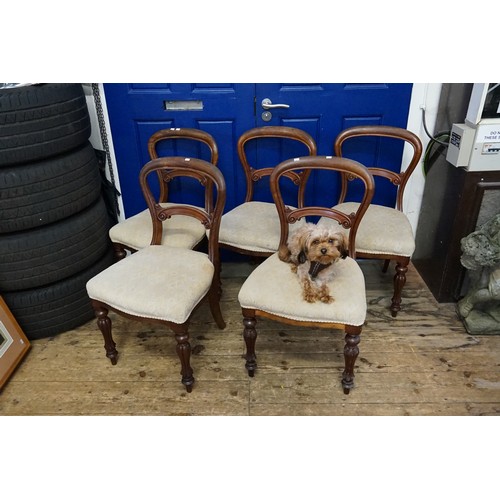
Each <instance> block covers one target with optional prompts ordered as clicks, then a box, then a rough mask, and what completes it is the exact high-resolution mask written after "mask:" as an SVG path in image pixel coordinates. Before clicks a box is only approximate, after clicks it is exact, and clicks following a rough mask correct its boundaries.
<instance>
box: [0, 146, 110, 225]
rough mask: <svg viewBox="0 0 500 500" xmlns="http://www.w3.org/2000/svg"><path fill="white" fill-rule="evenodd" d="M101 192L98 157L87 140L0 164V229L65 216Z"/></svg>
mask: <svg viewBox="0 0 500 500" xmlns="http://www.w3.org/2000/svg"><path fill="white" fill-rule="evenodd" d="M100 194H101V176H100V174H99V166H98V164H97V157H96V155H95V151H94V149H93V148H92V145H91V144H90V143H89V142H88V141H87V143H86V144H85V145H84V146H83V147H80V148H77V149H75V150H73V151H71V152H70V153H66V154H63V155H59V156H56V157H53V158H51V159H49V160H44V161H41V162H34V163H28V164H25V165H22V166H16V167H3V168H0V233H11V232H15V231H23V230H26V229H31V228H35V227H39V226H42V225H46V224H50V223H53V222H56V221H58V220H61V219H65V218H67V217H69V216H71V215H73V214H75V213H77V212H80V211H82V210H83V209H85V208H87V207H88V206H89V205H91V204H92V203H93V202H94V201H95V200H96V199H97V198H98V197H99V196H100Z"/></svg>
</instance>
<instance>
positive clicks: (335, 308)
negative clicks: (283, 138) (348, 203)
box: [238, 156, 374, 394]
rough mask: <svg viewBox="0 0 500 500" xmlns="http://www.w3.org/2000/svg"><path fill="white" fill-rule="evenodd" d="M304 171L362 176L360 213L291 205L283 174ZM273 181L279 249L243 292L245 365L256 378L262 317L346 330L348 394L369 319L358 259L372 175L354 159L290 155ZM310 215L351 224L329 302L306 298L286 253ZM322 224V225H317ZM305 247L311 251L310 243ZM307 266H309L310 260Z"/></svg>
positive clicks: (344, 377)
mask: <svg viewBox="0 0 500 500" xmlns="http://www.w3.org/2000/svg"><path fill="white" fill-rule="evenodd" d="M301 170H306V171H308V172H310V171H312V170H328V171H332V172H340V173H344V174H346V175H349V176H352V177H355V178H359V179H361V180H362V182H363V184H364V186H365V191H364V196H363V200H362V202H361V204H360V205H359V207H358V209H357V211H356V212H355V213H352V214H350V215H345V214H343V213H342V212H339V211H338V210H335V209H332V208H328V207H319V206H311V207H302V208H297V209H290V208H289V207H285V204H284V202H283V199H282V195H281V191H280V185H279V181H280V178H281V177H283V176H285V175H287V174H290V173H292V172H297V171H301ZM337 177H338V175H337ZM270 183H271V189H272V193H273V198H274V201H275V203H276V207H277V210H278V214H279V220H280V228H281V233H280V234H281V236H280V242H279V251H278V252H276V253H274V254H273V255H271V256H270V257H268V258H267V259H266V260H265V261H264V262H263V263H262V264H260V265H259V266H258V267H256V268H255V269H254V270H253V272H252V273H251V274H250V275H249V276H248V278H247V279H246V280H245V282H244V284H243V286H242V287H241V289H240V292H239V295H238V300H239V303H240V305H241V308H242V313H243V325H244V330H243V337H244V340H245V344H246V354H245V359H246V364H245V367H246V369H247V371H248V375H249V376H251V377H253V376H254V373H255V370H256V367H257V362H256V359H257V358H256V354H255V343H256V338H257V331H256V324H257V317H263V318H268V319H272V320H274V321H279V322H281V323H285V324H289V325H301V326H304V327H309V329H313V330H314V329H318V328H327V329H344V331H345V347H344V358H345V368H344V372H343V375H342V386H343V389H344V393H346V394H348V393H349V391H350V389H351V388H352V387H353V386H354V364H355V361H356V358H357V356H358V353H359V349H358V344H359V341H360V334H361V329H362V326H363V324H364V322H365V318H366V292H365V280H364V276H363V272H362V271H361V268H360V267H359V265H358V263H357V262H356V260H355V257H356V252H355V240H356V231H357V229H358V227H359V224H360V221H361V220H362V217H363V215H364V213H365V212H366V210H367V209H368V206H369V203H370V201H371V199H372V197H373V192H374V181H373V177H372V174H371V173H370V172H369V171H368V170H367V169H366V168H365V167H364V166H363V165H361V164H360V163H358V162H355V161H353V160H348V159H344V158H335V157H324V156H317V157H302V158H296V159H290V160H287V161H285V162H283V163H281V164H280V165H278V166H277V167H276V168H275V169H274V171H273V173H272V174H271V179H270ZM308 216H316V217H318V216H322V217H324V218H329V219H331V220H332V221H335V224H336V225H337V226H338V227H340V225H342V226H344V227H348V228H350V234H349V242H348V243H349V245H348V256H345V255H344V258H340V259H338V260H337V261H336V262H335V263H334V264H332V267H331V272H332V273H333V274H332V279H331V281H329V282H328V287H329V294H330V300H328V301H314V302H309V301H307V300H305V298H304V296H303V288H302V287H303V285H302V279H301V278H300V277H299V276H300V274H299V268H297V267H295V272H294V270H293V266H292V265H291V264H290V263H289V262H286V259H283V258H282V257H281V255H282V254H283V255H285V254H287V253H288V252H289V249H290V245H289V244H288V245H287V242H289V224H293V223H296V221H299V220H301V219H303V218H305V217H308ZM320 227H321V226H319V225H318V226H317V228H320ZM324 227H325V228H327V229H328V241H330V239H333V238H335V237H336V234H337V233H335V232H334V231H336V229H334V230H333V231H332V230H331V229H330V228H329V227H328V226H324ZM301 233H302V230H301ZM308 239H309V241H310V244H311V245H312V244H315V241H316V240H313V238H308ZM312 240H313V241H312ZM304 241H305V240H304ZM307 245H308V244H305V246H307ZM304 251H305V252H307V250H306V248H305V247H304ZM282 259H283V260H282ZM304 265H306V266H309V263H308V261H307V260H305V262H304ZM306 269H308V268H306ZM306 274H307V271H306Z"/></svg>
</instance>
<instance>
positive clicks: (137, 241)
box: [109, 128, 219, 259]
mask: <svg viewBox="0 0 500 500" xmlns="http://www.w3.org/2000/svg"><path fill="white" fill-rule="evenodd" d="M179 140H181V141H189V142H192V143H193V145H198V144H200V143H202V144H205V145H206V146H207V147H208V151H209V154H210V163H212V164H213V165H217V161H218V159H219V152H218V148H217V144H216V142H215V139H214V138H213V137H212V136H211V135H210V134H209V133H207V132H204V131H203V130H198V129H193V128H170V129H164V130H159V131H158V132H156V133H154V134H153V135H152V136H151V137H150V138H149V140H148V152H149V156H150V158H151V159H156V158H158V151H157V149H158V146H159V144H160V143H163V145H164V141H172V144H173V145H176V144H177V141H179ZM158 180H159V184H160V195H159V201H160V204H161V205H162V206H163V207H167V206H170V205H171V204H169V203H168V195H169V188H168V184H169V182H170V180H171V179H170V177H169V176H168V175H166V173H165V172H163V173H162V174H159V175H158ZM211 196H212V195H211V193H210V192H207V193H206V198H205V210H206V211H210V210H211V207H210V204H211ZM162 225H163V233H162V238H161V242H160V244H162V245H168V246H174V247H179V248H195V247H196V245H198V244H199V243H200V242H201V241H202V240H203V239H204V238H205V235H206V231H205V228H204V227H203V226H202V225H201V224H197V222H196V221H195V220H194V219H193V218H192V217H185V216H183V215H174V216H172V217H171V218H170V219H168V220H165V221H163V224H162ZM152 230H153V228H152V225H151V216H150V214H149V210H148V209H146V210H143V211H142V212H139V213H138V214H136V215H133V216H131V217H129V218H127V219H125V220H123V221H121V222H119V223H118V224H115V225H114V226H113V227H111V228H110V230H109V237H110V239H111V241H112V242H113V246H114V249H115V256H116V258H117V259H122V258H124V257H125V256H126V250H129V251H130V252H135V251H137V250H139V249H140V248H144V247H147V246H148V245H149V244H150V243H151V236H152Z"/></svg>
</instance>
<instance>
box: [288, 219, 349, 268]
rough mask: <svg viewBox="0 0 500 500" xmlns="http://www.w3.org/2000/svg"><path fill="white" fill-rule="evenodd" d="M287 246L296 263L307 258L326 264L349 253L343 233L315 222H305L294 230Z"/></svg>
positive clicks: (301, 262) (343, 257) (302, 261)
mask: <svg viewBox="0 0 500 500" xmlns="http://www.w3.org/2000/svg"><path fill="white" fill-rule="evenodd" d="M289 247H290V253H291V254H292V256H295V258H296V260H297V264H303V263H304V262H306V260H307V261H310V262H319V263H320V264H323V265H328V264H332V263H334V262H336V261H337V260H338V259H345V258H346V257H347V255H348V254H349V253H348V243H347V238H346V236H345V234H344V233H341V232H335V231H334V230H333V229H332V228H330V227H327V226H317V225H316V224H306V225H304V226H303V227H301V228H300V229H299V230H298V231H296V233H295V234H294V235H293V238H292V239H291V241H290V244H289Z"/></svg>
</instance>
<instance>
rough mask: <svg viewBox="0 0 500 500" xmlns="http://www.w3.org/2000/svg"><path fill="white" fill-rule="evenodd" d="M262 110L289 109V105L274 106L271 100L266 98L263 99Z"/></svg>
mask: <svg viewBox="0 0 500 500" xmlns="http://www.w3.org/2000/svg"><path fill="white" fill-rule="evenodd" d="M261 104H262V109H276V108H289V107H290V105H289V104H273V102H272V101H271V99H269V98H267V97H266V98H265V99H262V103H261Z"/></svg>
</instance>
